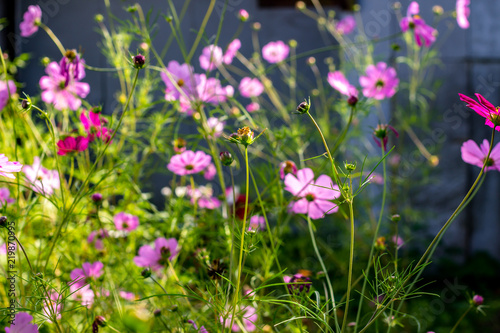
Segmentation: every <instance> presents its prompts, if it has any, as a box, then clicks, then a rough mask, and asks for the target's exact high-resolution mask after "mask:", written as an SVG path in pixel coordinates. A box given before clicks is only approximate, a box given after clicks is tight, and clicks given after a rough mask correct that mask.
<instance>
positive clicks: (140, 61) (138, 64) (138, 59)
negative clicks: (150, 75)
mask: <svg viewBox="0 0 500 333" xmlns="http://www.w3.org/2000/svg"><path fill="white" fill-rule="evenodd" d="M145 63H146V57H145V56H143V55H142V54H138V55H136V56H134V67H135V68H137V69H141V68H143V67H144V64H145Z"/></svg>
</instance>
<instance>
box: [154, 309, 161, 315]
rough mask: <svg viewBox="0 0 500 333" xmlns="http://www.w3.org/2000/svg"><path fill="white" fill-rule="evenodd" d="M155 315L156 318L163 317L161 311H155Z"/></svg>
mask: <svg viewBox="0 0 500 333" xmlns="http://www.w3.org/2000/svg"><path fill="white" fill-rule="evenodd" d="M153 315H154V316H155V317H159V316H161V310H160V309H156V310H154V311H153Z"/></svg>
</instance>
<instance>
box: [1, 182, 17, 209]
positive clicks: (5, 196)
mask: <svg viewBox="0 0 500 333" xmlns="http://www.w3.org/2000/svg"><path fill="white" fill-rule="evenodd" d="M13 202H14V199H12V198H11V197H10V191H9V189H8V188H6V187H0V206H3V205H6V204H11V203H13Z"/></svg>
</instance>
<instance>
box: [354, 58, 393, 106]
mask: <svg viewBox="0 0 500 333" xmlns="http://www.w3.org/2000/svg"><path fill="white" fill-rule="evenodd" d="M359 83H360V84H361V86H362V87H363V95H365V96H366V97H368V98H375V99H378V100H382V99H384V98H389V97H392V96H393V95H394V94H395V93H396V87H397V86H398V84H399V79H398V78H397V75H396V70H395V69H394V68H392V67H387V64H386V63H384V62H379V63H378V64H377V66H374V65H369V66H368V67H367V68H366V76H361V77H360V78H359Z"/></svg>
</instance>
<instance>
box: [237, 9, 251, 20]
mask: <svg viewBox="0 0 500 333" xmlns="http://www.w3.org/2000/svg"><path fill="white" fill-rule="evenodd" d="M249 17H250V15H249V14H248V12H247V11H246V10H244V9H240V11H239V12H238V18H239V19H240V21H241V22H246V21H248V18H249Z"/></svg>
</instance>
